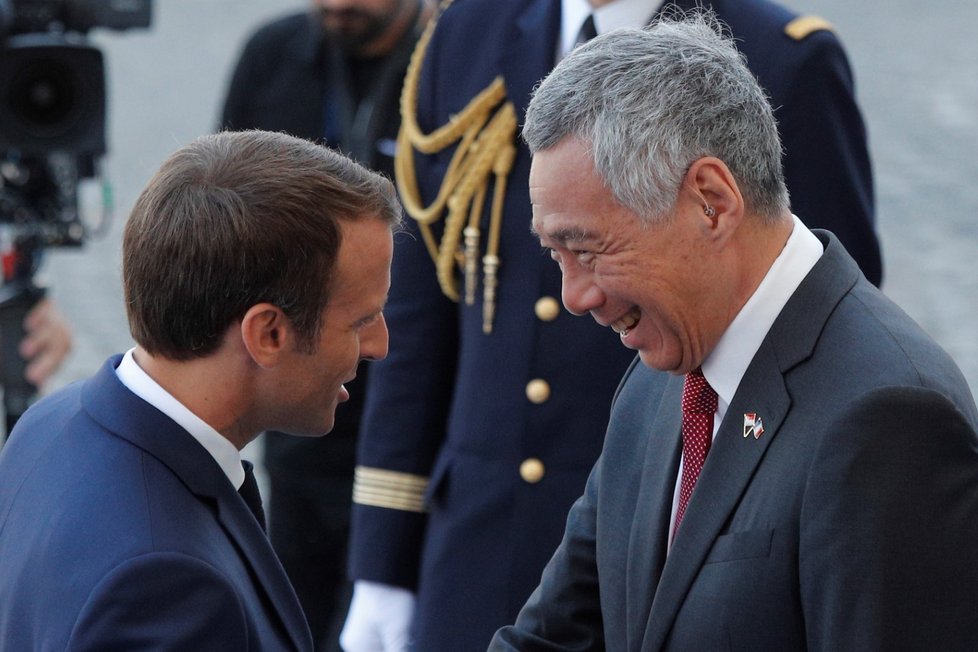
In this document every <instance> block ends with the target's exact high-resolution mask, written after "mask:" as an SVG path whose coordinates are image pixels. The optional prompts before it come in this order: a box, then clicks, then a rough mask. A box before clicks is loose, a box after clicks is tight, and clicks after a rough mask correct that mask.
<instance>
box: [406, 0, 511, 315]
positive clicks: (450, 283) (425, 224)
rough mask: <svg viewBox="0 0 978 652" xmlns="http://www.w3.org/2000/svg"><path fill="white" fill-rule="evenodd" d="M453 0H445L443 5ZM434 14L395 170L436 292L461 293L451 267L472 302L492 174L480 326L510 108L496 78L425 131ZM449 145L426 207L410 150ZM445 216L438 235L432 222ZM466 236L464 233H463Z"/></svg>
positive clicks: (490, 297)
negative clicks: (420, 107) (422, 104)
mask: <svg viewBox="0 0 978 652" xmlns="http://www.w3.org/2000/svg"><path fill="white" fill-rule="evenodd" d="M452 1H453V0H444V2H442V5H441V7H440V9H439V12H443V11H444V10H445V9H447V8H448V6H449V5H451V4H452ZM437 22H438V20H437V17H436V18H435V19H433V20H432V21H431V22H429V24H428V26H427V27H426V28H425V31H424V33H423V34H422V35H421V38H420V39H419V40H418V45H417V47H416V48H415V50H414V53H413V54H412V55H411V62H410V64H409V65H408V69H407V73H406V76H405V79H404V90H403V92H402V94H401V130H400V133H399V134H398V147H397V155H396V156H395V158H394V172H395V178H396V181H397V188H398V192H399V193H400V195H401V200H402V201H403V203H404V208H405V211H406V212H407V213H408V215H410V216H411V217H412V218H413V219H414V220H416V221H417V222H418V224H419V228H420V230H421V233H422V236H423V237H424V241H425V245H426V247H427V249H428V253H429V254H430V255H431V257H432V260H434V262H435V268H436V270H437V276H438V283H439V285H440V286H441V289H442V292H444V294H445V295H446V296H448V297H449V298H451V299H452V300H453V301H458V300H459V298H460V297H459V290H458V283H457V280H456V276H457V270H459V269H461V270H462V273H463V275H464V276H465V287H466V302H467V303H472V302H473V301H474V296H473V295H474V292H475V286H476V279H475V276H474V275H475V274H476V273H477V272H476V270H477V265H476V263H475V261H476V257H477V251H478V246H479V237H480V234H479V224H480V222H481V216H482V207H483V206H484V204H485V198H486V193H487V190H488V185H489V180H490V176H494V177H495V181H496V185H495V189H494V192H493V200H492V207H491V213H490V225H489V231H490V232H489V240H488V245H487V248H486V253H485V256H484V257H483V266H484V272H483V273H484V284H483V285H484V293H485V294H484V305H483V316H484V324H483V330H484V331H485V332H487V333H489V332H491V330H492V315H494V313H495V287H496V282H497V281H496V272H497V270H498V267H499V240H500V235H499V234H500V231H501V228H502V226H501V225H502V205H503V199H504V197H505V189H506V177H507V176H508V175H509V173H510V171H511V170H512V167H513V162H514V160H515V158H516V148H515V146H514V145H513V141H514V139H515V137H516V126H517V125H516V110H515V108H514V107H513V104H512V102H509V101H508V100H507V99H506V85H505V82H504V81H503V79H502V77H496V78H495V79H494V80H493V81H492V83H491V84H489V86H487V87H486V88H485V89H483V90H482V91H481V92H480V93H479V94H478V95H476V96H475V97H474V98H473V99H472V100H471V101H470V102H469V103H468V104H467V105H466V106H465V108H463V109H462V110H461V111H460V112H459V113H457V114H454V115H452V116H451V118H450V119H449V121H448V123H447V124H444V125H442V126H441V127H439V128H438V129H435V130H434V131H432V132H431V133H430V134H425V133H424V132H422V131H421V128H420V126H419V125H418V122H417V100H418V85H419V82H420V77H421V68H422V64H423V62H424V56H425V53H426V51H427V48H428V44H429V42H430V41H431V37H432V34H433V33H434V29H435V26H436V24H437ZM452 145H455V147H456V148H455V152H454V153H453V154H452V158H451V160H450V161H449V164H448V168H447V170H446V172H445V176H444V178H443V179H442V183H441V187H440V188H439V189H438V193H437V195H436V197H435V199H434V200H433V201H432V202H431V203H430V204H429V205H427V206H425V205H424V202H423V200H422V198H421V193H420V191H419V190H418V182H417V173H416V169H415V164H414V154H415V152H419V153H421V154H434V153H437V152H440V151H442V150H445V149H446V148H448V147H450V146H452ZM442 219H444V228H443V231H442V237H441V241H438V239H437V237H436V235H435V233H434V231H433V230H432V228H431V227H432V226H433V225H434V224H435V223H437V222H438V221H440V220H442ZM463 235H464V240H463Z"/></svg>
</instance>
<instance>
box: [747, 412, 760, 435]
mask: <svg viewBox="0 0 978 652" xmlns="http://www.w3.org/2000/svg"><path fill="white" fill-rule="evenodd" d="M763 434H764V424H763V423H761V417H759V416H758V415H757V413H756V412H745V413H744V438H745V439H746V438H747V437H749V436H751V435H754V439H760V437H761V435H763Z"/></svg>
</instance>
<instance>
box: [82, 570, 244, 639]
mask: <svg viewBox="0 0 978 652" xmlns="http://www.w3.org/2000/svg"><path fill="white" fill-rule="evenodd" d="M161 641H165V642H166V644H165V645H161ZM247 646H248V622H247V620H246V617H245V611H244V607H243V605H242V603H241V600H240V598H239V596H238V595H237V593H236V592H235V591H234V589H233V587H232V586H231V584H230V583H229V582H228V581H227V580H226V579H225V578H224V577H223V576H222V575H221V574H220V573H219V572H218V571H217V570H215V569H214V568H212V567H211V566H209V565H207V564H205V563H203V562H201V561H199V560H197V559H194V558H191V557H187V556H185V555H181V554H177V553H154V554H147V555H143V556H141V557H137V558H135V559H132V560H129V561H127V562H125V563H123V564H121V565H120V566H118V567H117V568H115V569H114V570H113V571H112V572H110V573H109V574H108V575H107V576H106V577H105V578H104V579H103V580H102V581H101V582H100V583H99V584H98V585H97V586H96V587H95V589H94V590H93V591H92V594H91V595H90V596H89V598H88V600H87V602H86V603H85V605H84V607H82V610H81V612H80V613H79V615H78V620H77V622H76V623H75V626H74V629H73V630H72V633H71V637H70V639H69V642H68V646H67V649H68V650H72V651H79V652H80V651H83V650H143V649H167V650H214V651H220V650H227V651H228V652H235V651H239V650H244V649H246V648H247Z"/></svg>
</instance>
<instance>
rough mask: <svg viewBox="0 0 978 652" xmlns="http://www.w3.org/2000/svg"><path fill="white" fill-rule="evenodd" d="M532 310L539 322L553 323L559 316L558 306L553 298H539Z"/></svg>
mask: <svg viewBox="0 0 978 652" xmlns="http://www.w3.org/2000/svg"><path fill="white" fill-rule="evenodd" d="M533 310H534V312H536V314H537V319H539V320H540V321H553V320H555V319H557V315H559V314H560V304H559V303H557V300H556V299H554V298H553V297H541V298H539V299H537V304H536V306H534V307H533Z"/></svg>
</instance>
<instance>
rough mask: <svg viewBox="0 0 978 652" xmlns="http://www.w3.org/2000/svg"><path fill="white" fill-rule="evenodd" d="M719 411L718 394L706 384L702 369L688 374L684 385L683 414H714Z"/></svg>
mask: <svg viewBox="0 0 978 652" xmlns="http://www.w3.org/2000/svg"><path fill="white" fill-rule="evenodd" d="M716 411H717V393H716V392H715V391H713V388H712V387H710V383H708V382H706V377H705V376H704V375H703V371H702V369H699V368H697V369H694V370H693V371H691V372H689V373H688V374H686V381H685V382H684V383H683V414H713V413H714V412H716Z"/></svg>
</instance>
